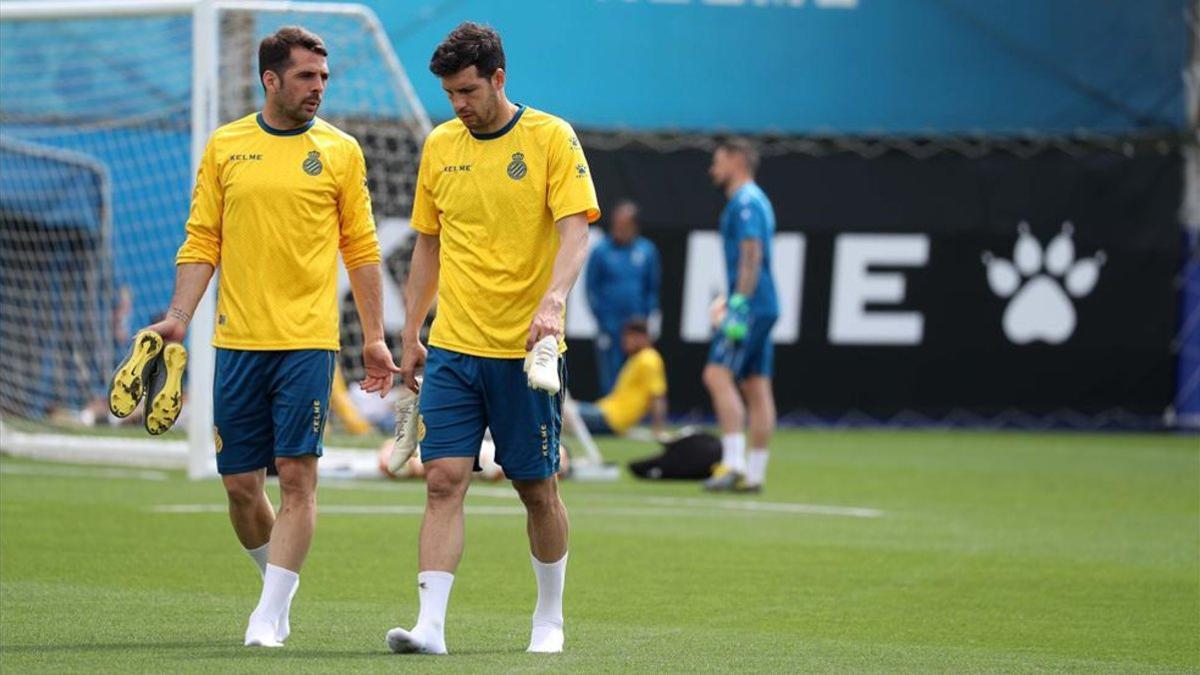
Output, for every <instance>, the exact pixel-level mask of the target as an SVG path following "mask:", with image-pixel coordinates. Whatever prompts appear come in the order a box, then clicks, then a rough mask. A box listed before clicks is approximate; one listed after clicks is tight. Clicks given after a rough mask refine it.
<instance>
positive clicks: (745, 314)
mask: <svg viewBox="0 0 1200 675" xmlns="http://www.w3.org/2000/svg"><path fill="white" fill-rule="evenodd" d="M749 328H750V301H749V300H747V299H746V296H744V295H742V294H741V293H734V294H733V295H731V296H729V303H728V304H727V306H726V310H725V320H724V321H722V322H721V333H722V334H724V335H725V339H726V340H729V341H731V342H738V341H740V340H744V339H745V338H746V332H747V331H748V330H749Z"/></svg>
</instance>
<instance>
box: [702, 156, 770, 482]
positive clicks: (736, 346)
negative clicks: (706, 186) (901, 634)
mask: <svg viewBox="0 0 1200 675" xmlns="http://www.w3.org/2000/svg"><path fill="white" fill-rule="evenodd" d="M757 169H758V153H757V152H756V151H755V149H754V146H752V145H750V143H749V142H748V141H746V140H744V139H740V138H734V139H731V140H727V141H724V142H723V143H721V144H720V145H718V146H717V149H716V151H715V152H713V159H712V165H711V166H710V167H709V170H708V172H709V175H710V176H711V177H712V180H713V183H714V184H715V185H716V186H717V187H719V188H721V189H722V190H724V192H725V196H726V197H727V198H728V199H729V203H728V204H726V206H725V210H724V211H722V212H721V239H722V240H723V241H724V244H725V271H726V274H727V275H728V281H729V295H728V296H727V297H728V298H729V299H728V300H727V301H726V307H725V316H724V318H723V319H722V321H721V325H720V327H719V334H718V335H717V336H716V337H715V338H714V339H713V344H712V348H711V350H710V351H709V353H708V365H706V366H705V367H704V384H705V386H706V387H708V391H709V394H710V395H711V396H712V402H713V408H714V409H715V410H716V413H717V421H718V422H719V423H720V425H721V433H722V437H721V463H720V465H718V466H717V469H716V471H714V472H713V476H712V477H711V478H709V479H708V481H706V482H705V484H704V487H705V489H707V490H710V491H716V492H720V491H732V492H759V491H761V490H762V485H763V482H764V481H765V480H766V477H767V457H768V454H767V453H768V451H767V443H768V442H769V441H770V439H771V433H772V432H773V431H774V430H775V394H774V392H773V391H772V388H771V372H772V367H773V362H774V346H773V345H772V344H771V328H772V327H774V326H775V321H776V320H777V319H778V318H779V299H778V297H777V296H776V294H775V280H774V279H773V278H772V277H771V238H772V237H773V236H774V234H775V211H774V210H773V209H772V208H771V202H770V200H768V199H767V195H766V193H764V192H763V191H762V188H760V187H759V186H758V184H757V183H755V182H754V173H755V171H756V170H757ZM743 397H744V401H745V402H744V403H743ZM747 421H748V422H749V425H748V426H749V432H750V434H749V436H750V451H749V452H748V453H747V452H746V433H745V431H746V428H747Z"/></svg>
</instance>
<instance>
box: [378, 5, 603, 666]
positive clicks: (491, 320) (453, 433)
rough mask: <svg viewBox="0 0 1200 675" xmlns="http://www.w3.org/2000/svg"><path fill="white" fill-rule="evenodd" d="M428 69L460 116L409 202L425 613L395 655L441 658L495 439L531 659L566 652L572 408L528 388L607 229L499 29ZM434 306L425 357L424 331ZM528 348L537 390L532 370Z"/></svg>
mask: <svg viewBox="0 0 1200 675" xmlns="http://www.w3.org/2000/svg"><path fill="white" fill-rule="evenodd" d="M429 69H430V70H431V71H432V72H433V74H434V75H436V76H437V77H439V78H441V84H442V89H443V90H445V92H446V94H447V96H449V98H450V103H451V105H452V106H453V107H454V112H455V115H456V116H457V118H456V119H453V120H451V121H449V122H446V123H445V124H442V125H440V126H439V127H437V128H436V129H434V130H433V133H431V134H430V135H429V137H428V138H427V139H426V140H425V149H424V151H423V153H422V155H421V168H420V172H419V176H418V184H417V188H416V197H415V200H414V204H413V215H412V226H413V229H415V230H416V231H417V243H416V247H415V248H414V250H413V257H412V270H411V273H410V276H409V281H408V291H407V295H408V297H407V298H406V306H407V317H408V319H407V325H406V326H405V329H404V333H403V339H404V351H403V354H402V356H401V373H402V376H403V377H404V383H405V385H406V386H407V387H409V388H410V389H411V390H413V391H416V390H417V389H418V386H419V388H420V401H419V410H420V424H419V425H418V428H419V429H421V430H423V433H424V436H423V438H421V458H422V460H423V461H424V462H425V471H426V477H425V479H426V486H427V487H426V504H425V517H424V519H423V520H422V522H421V535H420V551H419V565H420V570H419V574H418V575H417V582H418V589H419V590H418V595H419V598H420V613H419V616H418V618H417V623H416V626H415V627H414V628H412V629H411V630H408V629H404V628H395V629H393V630H391V631H389V632H388V635H387V641H388V645H389V647H391V649H392V650H393V651H396V652H401V653H412V652H419V653H430V654H445V653H446V641H445V633H444V625H445V618H446V604H447V602H448V600H449V597H450V588H451V585H452V584H453V583H454V572H455V570H456V569H457V568H458V563H459V560H460V559H461V558H462V552H463V538H464V532H463V498H464V496H465V495H466V492H467V486H468V485H469V484H470V478H471V470H472V467H473V466H474V465H475V463H476V454H477V453H478V452H479V446H480V439H482V438H483V433H484V428H485V427H489V428H490V429H491V432H492V438H493V440H494V441H495V445H496V461H497V463H499V464H500V465H501V466H502V467H503V469H504V474H505V475H506V476H507V477H508V478H509V479H510V480H512V484H513V487H514V488H515V489H516V491H517V493H518V494H519V495H520V498H521V501H522V502H523V503H524V505H525V510H526V513H527V531H528V534H529V547H530V551H531V553H532V564H533V570H534V575H535V577H536V579H537V587H538V595H537V604H536V608H535V609H534V612H533V626H532V634H531V636H530V641H529V647H528V651H531V652H560V651H562V648H563V615H562V594H563V582H564V579H565V575H566V566H567V512H566V508H565V507H564V506H563V503H562V501H561V500H560V499H559V494H558V483H557V481H556V478H555V473H556V472H557V471H558V463H559V457H558V452H557V451H556V450H557V448H558V435H559V429H560V427H561V422H562V418H561V405H562V400H561V393H558V392H559V391H560V390H559V388H558V377H557V376H555V377H554V380H555V383H554V386H553V391H554V392H556V394H557V395H555V396H551V395H549V394H548V393H547V392H546V391H543V390H540V389H534V388H532V385H534V384H535V381H536V379H537V378H535V377H534V372H535V371H536V370H538V369H539V368H540V367H541V365H548V367H549V368H550V369H551V371H550V372H551V373H552V374H553V373H554V371H553V370H552V369H553V368H556V367H557V368H559V369H560V370H559V372H561V367H562V361H561V359H560V358H559V353H561V352H562V351H563V350H565V349H566V346H565V343H564V342H563V341H562V336H563V318H564V312H565V309H564V308H565V305H566V300H567V293H568V292H569V291H570V290H571V286H572V285H573V284H574V283H575V279H576V277H577V276H578V275H579V270H580V268H581V267H582V266H583V262H584V259H585V258H586V257H587V236H588V235H587V228H588V223H589V222H593V221H595V220H596V219H597V218H599V217H600V209H599V206H598V204H597V201H596V191H595V188H594V187H593V185H592V179H591V176H590V174H589V170H588V165H587V160H586V159H585V158H584V155H583V151H582V149H581V148H580V146H579V141H578V139H577V138H576V137H575V133H574V132H573V131H572V129H571V127H570V125H569V124H567V123H566V122H564V121H563V120H561V119H558V118H557V117H554V116H553V115H549V114H547V113H544V112H541V111H539V110H534V109H533V108H529V107H527V106H524V105H518V104H514V103H511V102H510V101H509V100H508V98H507V97H506V96H505V93H504V85H505V79H506V73H505V70H504V50H503V47H502V46H501V42H500V36H499V35H498V34H497V33H496V32H495V31H494V30H492V29H491V28H488V27H486V26H480V25H477V24H473V23H464V24H462V25H460V26H458V27H457V28H455V29H454V31H452V32H451V33H450V35H449V36H448V37H447V38H446V40H445V41H444V42H443V43H442V44H441V45H439V46H438V48H437V50H436V51H435V52H434V54H433V59H432V61H431V62H430V65H429ZM435 293H436V294H437V298H438V312H437V318H436V319H435V320H434V323H433V329H432V331H431V333H430V336H429V348H428V351H427V350H426V348H425V347H424V346H422V345H421V343H420V341H419V339H418V331H419V330H420V327H421V323H422V321H423V320H424V318H425V315H426V313H427V312H428V311H429V307H430V304H431V303H432V301H433V297H434V294H435ZM547 336H549V337H550V339H549V340H546V339H544V338H546V337H547ZM543 347H545V348H543ZM531 350H532V356H533V357H534V359H533V361H534V363H533V366H532V367H531V369H530V373H529V375H528V376H527V375H526V374H525V373H524V372H523V361H524V357H525V356H526V354H527V352H530V351H531ZM547 351H548V352H549V353H548V354H547V353H546V352H547ZM539 364H541V365H539ZM421 366H424V368H425V375H424V380H423V381H422V382H421V383H420V385H418V383H417V380H416V377H415V373H416V370H417V369H418V368H420V367H421Z"/></svg>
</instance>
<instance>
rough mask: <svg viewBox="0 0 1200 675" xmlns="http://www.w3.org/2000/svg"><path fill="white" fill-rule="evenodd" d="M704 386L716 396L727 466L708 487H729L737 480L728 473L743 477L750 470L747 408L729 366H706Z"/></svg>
mask: <svg viewBox="0 0 1200 675" xmlns="http://www.w3.org/2000/svg"><path fill="white" fill-rule="evenodd" d="M704 386H706V387H707V388H708V393H709V395H710V396H711V397H712V402H713V410H714V411H716V413H717V422H718V423H719V424H720V425H721V466H722V467H724V470H723V471H722V470H718V471H717V472H716V473H715V474H714V475H713V478H712V479H709V481H708V482H706V483H705V487H706V488H707V489H728V488H729V487H731V486H732V483H730V481H731V480H734V479H729V478H726V477H725V475H726V474H728V473H732V474H735V476H741V475H744V474H745V473H746V434H745V432H744V429H745V428H746V408H745V406H744V405H743V404H742V398H741V396H740V395H739V393H738V388H737V383H735V382H734V379H733V371H731V370H729V369H728V368H726V367H724V366H719V365H717V364H715V363H710V364H708V365H707V366H705V367H704ZM714 481H715V482H714ZM726 483H729V484H728V485H726Z"/></svg>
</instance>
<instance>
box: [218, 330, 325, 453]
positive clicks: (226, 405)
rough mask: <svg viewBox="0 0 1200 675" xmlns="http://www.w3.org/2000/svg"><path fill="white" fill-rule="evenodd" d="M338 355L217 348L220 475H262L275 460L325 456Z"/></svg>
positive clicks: (321, 352) (320, 350)
mask: <svg viewBox="0 0 1200 675" xmlns="http://www.w3.org/2000/svg"><path fill="white" fill-rule="evenodd" d="M336 356H337V352H331V351H327V350H323V349H299V350H293V351H270V352H251V351H241V350H234V349H218V350H217V369H216V377H215V378H214V382H213V423H214V425H215V429H214V431H215V435H216V442H217V472H218V473H220V474H221V475H226V474H235V473H246V472H248V471H257V470H258V469H262V468H264V467H266V466H270V464H271V463H272V461H274V459H275V457H298V456H301V455H316V456H317V457H320V456H321V453H322V450H323V447H324V444H323V442H322V436H324V433H325V421H326V420H327V419H329V390H330V387H332V386H333V368H334V364H335V362H336Z"/></svg>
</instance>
